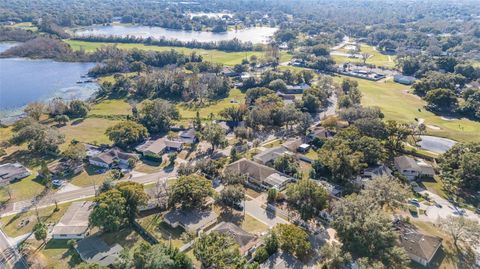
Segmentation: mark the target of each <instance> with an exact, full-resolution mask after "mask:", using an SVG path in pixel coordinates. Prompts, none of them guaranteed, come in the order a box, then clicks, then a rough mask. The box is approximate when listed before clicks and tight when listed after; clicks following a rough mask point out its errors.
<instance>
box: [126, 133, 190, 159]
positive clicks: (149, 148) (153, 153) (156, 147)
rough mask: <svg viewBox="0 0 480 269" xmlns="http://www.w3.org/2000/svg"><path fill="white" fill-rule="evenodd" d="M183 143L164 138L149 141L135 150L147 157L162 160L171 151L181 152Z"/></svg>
mask: <svg viewBox="0 0 480 269" xmlns="http://www.w3.org/2000/svg"><path fill="white" fill-rule="evenodd" d="M182 148H183V143H182V142H181V141H175V140H170V139H167V138H166V137H162V138H159V139H156V140H147V141H146V142H145V143H143V144H141V145H139V146H137V147H136V148H135V149H136V150H137V151H138V152H140V153H142V155H143V156H145V157H153V158H161V157H162V155H163V154H164V153H166V152H169V151H181V150H182Z"/></svg>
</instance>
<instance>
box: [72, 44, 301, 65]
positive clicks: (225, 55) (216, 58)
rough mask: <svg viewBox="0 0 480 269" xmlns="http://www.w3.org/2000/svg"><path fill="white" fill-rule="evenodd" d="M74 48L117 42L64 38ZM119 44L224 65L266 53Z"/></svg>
mask: <svg viewBox="0 0 480 269" xmlns="http://www.w3.org/2000/svg"><path fill="white" fill-rule="evenodd" d="M64 41H65V42H67V43H68V44H70V46H71V47H72V49H74V50H79V49H84V50H85V51H87V52H92V51H95V50H96V49H97V48H99V47H101V46H105V45H113V44H115V43H101V42H86V41H78V40H64ZM117 46H118V47H119V48H121V49H133V48H136V49H141V50H153V51H169V50H172V49H173V50H176V51H178V52H181V53H185V54H190V53H192V52H196V53H197V54H199V55H202V56H203V59H204V60H206V61H209V62H214V63H221V64H224V65H230V66H232V65H236V64H239V63H241V62H242V59H245V58H250V56H252V55H256V56H257V57H258V58H262V57H264V55H265V53H264V52H262V51H245V52H225V51H220V50H205V49H190V48H185V47H166V46H146V45H144V44H122V43H118V44H117ZM291 58H292V56H291V55H290V54H287V53H286V52H282V54H281V57H280V61H281V62H285V61H289V60H290V59H291Z"/></svg>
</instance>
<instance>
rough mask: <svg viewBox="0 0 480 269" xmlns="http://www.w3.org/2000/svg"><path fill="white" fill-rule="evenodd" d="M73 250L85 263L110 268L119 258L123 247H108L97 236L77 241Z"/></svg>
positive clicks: (116, 245) (117, 245) (115, 245)
mask: <svg viewBox="0 0 480 269" xmlns="http://www.w3.org/2000/svg"><path fill="white" fill-rule="evenodd" d="M75 249H76V250H77V252H78V254H79V255H80V258H81V259H82V260H83V261H84V262H86V263H94V264H98V265H101V266H110V265H112V264H113V263H114V262H115V261H116V260H117V259H118V257H120V253H121V252H122V250H123V247H122V246H120V245H119V244H114V245H108V244H107V243H106V242H105V241H104V240H103V239H102V238H100V237H99V236H90V237H87V238H85V239H82V240H80V241H78V242H77V245H76V247H75Z"/></svg>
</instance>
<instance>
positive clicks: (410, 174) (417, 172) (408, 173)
mask: <svg viewBox="0 0 480 269" xmlns="http://www.w3.org/2000/svg"><path fill="white" fill-rule="evenodd" d="M394 164H395V168H396V169H397V170H398V172H399V173H401V174H402V175H404V176H405V177H406V178H407V179H408V180H415V179H417V178H419V177H433V176H434V175H435V171H434V169H433V167H432V166H431V165H429V164H427V163H426V162H424V161H423V160H418V161H417V160H415V159H414V158H412V157H408V156H405V155H403V156H399V157H395V158H394Z"/></svg>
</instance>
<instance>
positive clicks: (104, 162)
mask: <svg viewBox="0 0 480 269" xmlns="http://www.w3.org/2000/svg"><path fill="white" fill-rule="evenodd" d="M131 158H133V159H137V155H136V154H133V153H126V152H124V151H122V150H120V149H118V148H112V149H108V150H106V151H103V152H100V153H98V154H96V155H93V156H92V157H90V158H89V159H88V162H89V163H90V164H91V165H95V166H98V167H103V168H112V167H114V166H115V165H123V166H128V165H129V164H128V160H129V159H131Z"/></svg>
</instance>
